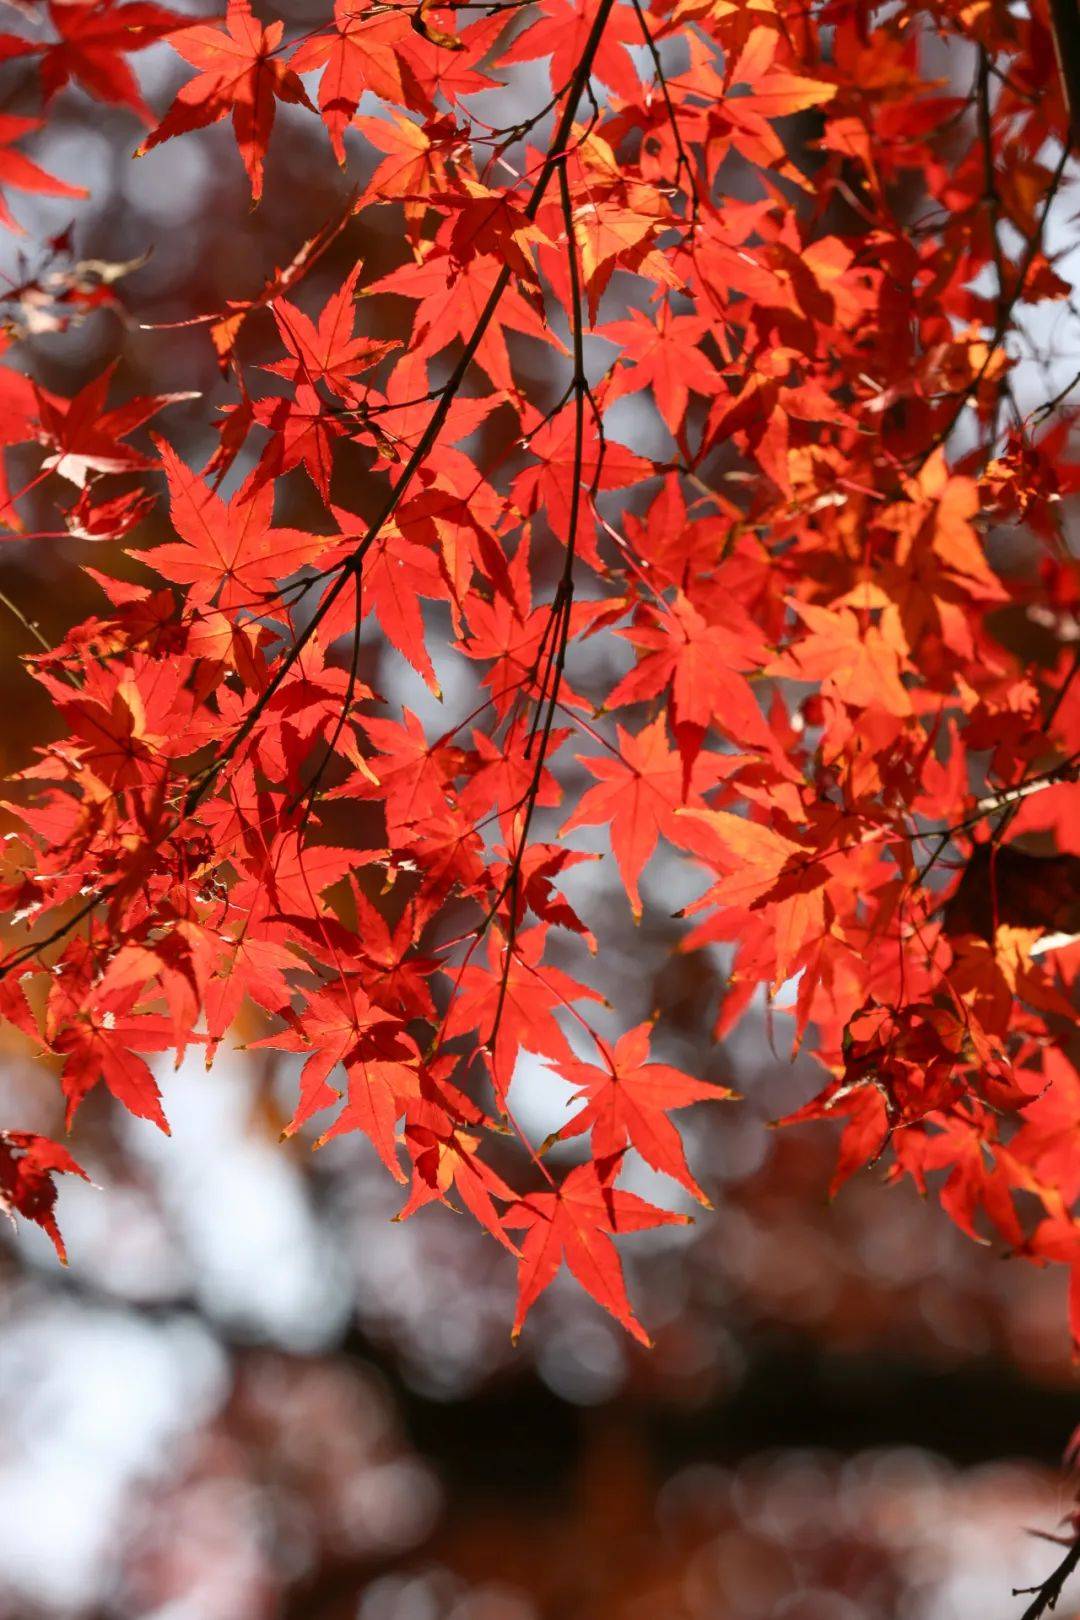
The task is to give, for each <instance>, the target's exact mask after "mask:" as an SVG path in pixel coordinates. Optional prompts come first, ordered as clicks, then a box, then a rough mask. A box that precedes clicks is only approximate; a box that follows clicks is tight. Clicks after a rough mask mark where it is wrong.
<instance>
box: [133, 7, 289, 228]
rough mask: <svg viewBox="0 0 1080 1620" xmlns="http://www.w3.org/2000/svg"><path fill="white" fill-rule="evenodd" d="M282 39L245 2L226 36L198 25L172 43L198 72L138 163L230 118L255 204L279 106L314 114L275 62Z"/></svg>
mask: <svg viewBox="0 0 1080 1620" xmlns="http://www.w3.org/2000/svg"><path fill="white" fill-rule="evenodd" d="M284 32H285V24H284V23H283V22H282V21H280V20H279V21H277V22H272V23H271V24H270V26H269V27H268V28H264V27H263V26H262V24H261V23H259V22H257V21H256V19H255V17H254V16H253V15H252V11H251V7H250V6H249V5H248V3H247V0H229V4H228V10H227V11H226V14H225V28H224V30H223V29H220V28H212V27H210V26H209V25H208V24H201V23H200V24H198V25H196V26H192V27H190V28H186V29H185V30H184V31H183V33H182V34H180V35H179V36H176V37H174V38H173V39H172V40H171V41H170V43H171V44H172V47H173V49H174V50H175V51H178V52H179V53H180V55H181V56H182V57H183V58H184V60H185V61H187V62H190V63H191V65H192V67H195V68H198V69H199V72H198V75H197V76H196V77H195V78H194V79H191V80H189V82H188V83H187V84H185V85H184V86H183V87H182V88H181V89H180V91H179V92H178V93H177V96H176V100H175V101H174V102H173V104H172V106H171V107H170V108H169V110H168V112H167V113H166V114H165V116H164V118H163V119H162V120H161V122H160V123H159V124H158V126H157V128H156V129H153V130H151V132H150V134H149V135H148V136H147V137H146V139H145V140H144V141H143V143H142V145H141V146H140V147H139V150H138V152H137V153H136V154H135V155H136V157H142V156H143V155H144V154H145V153H146V152H149V151H151V150H152V149H153V148H154V147H155V146H160V145H161V142H162V141H167V140H171V139H172V137H173V136H174V135H183V134H184V133H186V132H187V131H188V130H192V129H205V128H206V127H207V125H208V124H216V123H217V122H218V120H219V119H222V118H225V117H227V116H229V115H231V116H232V122H233V129H234V131H235V133H236V144H237V146H238V147H239V148H240V156H241V158H242V159H243V162H244V167H245V169H246V170H247V172H248V178H249V180H250V181H251V199H252V202H258V200H259V198H260V197H261V196H262V189H263V162H264V160H265V158H266V149H267V147H268V145H269V143H270V132H271V130H272V129H273V127H274V111H275V108H276V105H277V103H278V102H279V101H290V102H294V103H296V102H299V103H301V104H302V105H303V106H305V107H310V106H311V102H310V101H309V100H308V94H307V91H306V90H305V89H304V86H303V85H302V84H301V82H300V79H299V78H298V77H297V75H296V73H294V71H293V70H292V68H290V67H287V66H286V65H285V63H284V62H280V61H278V60H277V58H276V55H275V53H276V52H277V51H278V49H279V48H280V46H281V39H282V35H283V34H284ZM312 111H314V108H312Z"/></svg>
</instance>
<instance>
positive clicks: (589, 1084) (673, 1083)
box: [549, 1024, 734, 1205]
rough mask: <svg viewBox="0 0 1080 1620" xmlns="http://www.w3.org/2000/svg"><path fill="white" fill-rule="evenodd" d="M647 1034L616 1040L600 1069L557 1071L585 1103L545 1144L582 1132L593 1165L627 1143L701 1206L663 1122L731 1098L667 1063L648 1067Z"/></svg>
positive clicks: (647, 1028)
mask: <svg viewBox="0 0 1080 1620" xmlns="http://www.w3.org/2000/svg"><path fill="white" fill-rule="evenodd" d="M652 1029H653V1026H652V1025H651V1024H638V1025H637V1027H636V1028H635V1029H631V1030H628V1031H627V1032H626V1034H625V1035H621V1036H620V1037H619V1039H618V1040H617V1041H616V1042H615V1046H614V1048H613V1049H612V1050H611V1051H610V1052H608V1051H607V1049H606V1048H604V1049H603V1055H604V1057H605V1060H606V1062H605V1066H604V1067H601V1066H600V1065H598V1064H594V1063H581V1062H578V1061H575V1062H573V1063H567V1062H565V1061H563V1062H560V1063H559V1064H558V1065H557V1068H558V1071H559V1073H560V1074H561V1075H562V1076H563V1078H564V1079H566V1080H569V1081H570V1083H571V1085H574V1086H576V1087H578V1092H577V1095H576V1097H575V1098H574V1101H575V1102H578V1101H580V1100H581V1099H582V1098H586V1099H587V1101H586V1103H585V1106H584V1108H582V1109H580V1110H579V1111H578V1113H576V1114H575V1115H574V1117H573V1119H571V1120H570V1121H569V1122H568V1123H567V1124H566V1125H564V1126H563V1127H562V1129H561V1130H559V1131H556V1132H555V1134H554V1136H552V1137H550V1138H549V1141H551V1142H555V1141H558V1142H565V1141H567V1140H568V1139H569V1138H570V1137H574V1136H582V1135H583V1134H584V1133H585V1132H586V1131H588V1132H590V1133H591V1136H592V1152H593V1157H594V1159H610V1158H612V1157H613V1156H614V1155H615V1154H618V1153H621V1152H622V1151H623V1149H624V1148H625V1147H626V1145H627V1143H628V1142H629V1144H630V1146H631V1147H635V1148H637V1150H638V1152H639V1153H640V1154H641V1156H642V1158H643V1159H644V1160H645V1161H646V1162H647V1163H648V1164H651V1165H652V1167H653V1169H654V1170H661V1171H663V1172H664V1174H665V1175H669V1176H672V1177H673V1178H674V1179H675V1180H676V1181H678V1182H680V1183H681V1184H682V1185H683V1186H684V1187H685V1188H686V1190H687V1191H688V1192H690V1193H693V1195H694V1197H695V1198H697V1199H699V1200H700V1201H701V1202H702V1203H703V1204H706V1205H707V1204H708V1202H709V1200H708V1199H707V1198H706V1197H705V1194H704V1193H703V1192H702V1190H701V1188H700V1187H699V1186H698V1184H697V1182H696V1181H695V1180H694V1178H693V1176H692V1175H691V1174H690V1170H689V1168H688V1166H687V1163H686V1154H685V1152H684V1151H683V1145H682V1138H681V1137H680V1135H679V1133H678V1131H677V1130H676V1129H675V1127H674V1125H673V1124H672V1123H671V1121H670V1119H668V1117H667V1116H668V1111H669V1110H670V1109H672V1108H687V1107H689V1105H690V1104H691V1103H695V1102H709V1101H713V1100H716V1099H719V1098H722V1097H731V1096H733V1095H734V1093H733V1092H731V1091H729V1090H728V1088H727V1087H726V1086H717V1085H712V1084H710V1083H709V1082H708V1081H706V1080H695V1079H693V1077H692V1076H691V1075H688V1074H683V1073H682V1071H681V1070H680V1069H673V1068H672V1067H671V1066H670V1065H669V1064H667V1063H650V1062H649V1061H648V1058H649V1042H650V1037H651V1035H652Z"/></svg>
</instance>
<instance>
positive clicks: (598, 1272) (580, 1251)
mask: <svg viewBox="0 0 1080 1620" xmlns="http://www.w3.org/2000/svg"><path fill="white" fill-rule="evenodd" d="M620 1157H621V1156H620ZM617 1169H618V1159H616V1160H615V1161H612V1160H611V1159H606V1160H602V1161H601V1162H600V1163H599V1164H597V1163H596V1162H595V1161H593V1160H591V1159H590V1161H589V1163H588V1164H581V1165H578V1167H577V1169H576V1170H571V1172H570V1174H569V1175H568V1176H567V1178H566V1180H565V1181H564V1182H562V1183H561V1185H560V1186H558V1187H556V1188H555V1190H554V1191H553V1192H539V1193H530V1194H529V1195H528V1197H526V1198H520V1199H518V1201H517V1202H516V1203H515V1204H512V1205H511V1206H510V1208H509V1209H508V1210H507V1211H506V1212H505V1214H504V1215H503V1224H504V1226H507V1227H508V1228H509V1229H510V1230H511V1231H515V1230H518V1229H519V1228H522V1227H524V1228H525V1239H524V1242H523V1243H522V1245H521V1263H520V1265H519V1267H518V1301H517V1311H516V1313H515V1316H514V1338H515V1339H516V1338H517V1337H518V1335H519V1334H520V1332H521V1330H522V1328H523V1327H524V1325H525V1318H526V1316H527V1315H528V1314H529V1311H530V1310H531V1309H532V1306H533V1305H534V1304H535V1303H536V1301H537V1299H539V1297H540V1295H541V1294H542V1293H543V1291H544V1289H545V1288H547V1286H548V1284H549V1283H551V1282H553V1281H554V1279H555V1275H556V1273H557V1272H558V1270H559V1267H560V1265H561V1264H562V1262H563V1261H564V1260H565V1261H566V1264H567V1265H568V1266H569V1268H570V1270H571V1271H572V1272H573V1274H574V1276H575V1277H576V1278H577V1280H578V1282H579V1283H580V1284H581V1286H582V1287H583V1288H584V1289H585V1290H586V1292H587V1293H589V1294H591V1295H592V1297H593V1299H595V1300H596V1301H597V1302H598V1303H599V1304H600V1305H602V1306H603V1307H604V1309H605V1310H606V1311H610V1312H611V1314H612V1316H613V1317H614V1318H615V1320H616V1321H617V1322H621V1323H622V1325H623V1327H624V1328H626V1329H627V1331H628V1332H630V1333H632V1334H633V1335H634V1338H635V1339H637V1340H638V1341H639V1342H640V1343H641V1344H646V1345H647V1344H650V1343H651V1342H652V1341H651V1340H650V1338H649V1336H648V1334H647V1333H646V1332H645V1329H644V1328H643V1327H642V1326H641V1323H640V1322H639V1321H638V1320H637V1317H636V1316H635V1315H634V1313H633V1311H632V1309H631V1307H630V1301H629V1300H628V1299H627V1297H626V1284H625V1283H624V1281H623V1273H622V1266H621V1265H620V1263H619V1256H618V1254H617V1253H616V1251H615V1246H614V1244H613V1243H612V1241H611V1238H612V1236H613V1235H614V1234H615V1233H617V1232H619V1233H621V1232H643V1231H647V1230H648V1229H649V1228H650V1227H654V1226H685V1225H687V1223H688V1221H689V1217H688V1216H686V1215H676V1214H673V1213H672V1212H671V1211H670V1210H666V1209H657V1208H656V1207H655V1206H654V1205H653V1204H649V1203H646V1201H645V1199H644V1198H639V1197H638V1196H637V1194H636V1193H628V1192H621V1191H620V1190H619V1189H618V1188H616V1187H613V1186H612V1185H611V1181H612V1177H613V1175H614V1173H615V1172H616V1171H617Z"/></svg>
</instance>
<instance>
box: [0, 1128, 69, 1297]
mask: <svg viewBox="0 0 1080 1620" xmlns="http://www.w3.org/2000/svg"><path fill="white" fill-rule="evenodd" d="M58 1174H59V1175H74V1176H81V1177H82V1178H83V1180H84V1181H89V1180H90V1177H89V1176H88V1175H87V1173H86V1171H85V1170H84V1169H83V1168H82V1166H81V1165H78V1164H76V1163H75V1160H74V1159H73V1158H72V1157H71V1154H70V1153H69V1152H68V1151H67V1149H66V1148H62V1147H60V1145H59V1144H58V1143H56V1142H51V1141H50V1140H49V1138H48V1137H47V1136H36V1135H35V1134H34V1133H33V1132H32V1131H0V1209H4V1210H6V1211H7V1213H8V1214H9V1215H12V1214H14V1213H15V1211H18V1213H19V1214H20V1215H22V1216H25V1218H26V1219H27V1220H28V1221H36V1222H37V1224H38V1226H40V1227H43V1228H44V1230H45V1231H46V1232H47V1233H48V1234H49V1236H50V1238H51V1239H52V1242H53V1247H54V1248H55V1250H56V1253H57V1255H58V1257H59V1259H60V1263H61V1264H62V1265H65V1266H66V1265H67V1251H66V1249H65V1248H64V1240H63V1238H62V1237H61V1236H60V1228H59V1227H58V1226H57V1224H56V1216H55V1214H54V1210H55V1208H56V1187H55V1186H54V1185H53V1179H52V1178H53V1176H55V1175H58Z"/></svg>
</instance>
